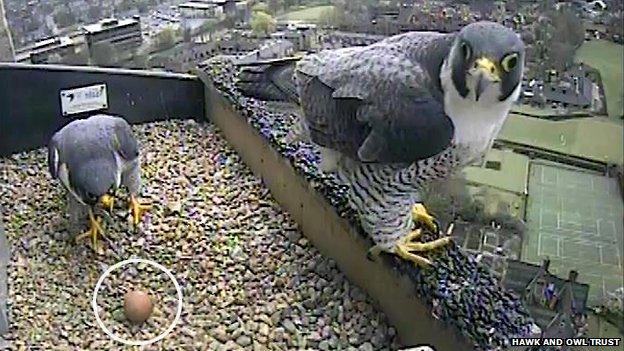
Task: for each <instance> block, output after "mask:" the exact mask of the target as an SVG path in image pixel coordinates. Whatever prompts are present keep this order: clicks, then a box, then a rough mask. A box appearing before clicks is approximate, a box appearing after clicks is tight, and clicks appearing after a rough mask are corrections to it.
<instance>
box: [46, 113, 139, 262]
mask: <svg viewBox="0 0 624 351" xmlns="http://www.w3.org/2000/svg"><path fill="white" fill-rule="evenodd" d="M48 166H49V170H50V174H51V175H52V177H53V178H54V179H58V180H59V181H60V183H61V184H62V185H63V187H64V188H65V189H66V190H67V199H68V209H69V213H70V216H71V220H72V224H76V221H77V220H79V218H77V217H79V215H80V213H81V212H83V211H84V210H85V209H87V210H88V215H89V222H90V225H91V227H90V229H89V231H87V232H86V233H84V234H82V235H79V236H78V237H77V238H76V240H79V239H81V238H84V237H86V238H89V237H90V238H91V239H92V240H93V242H92V243H93V248H94V250H96V251H97V250H99V248H98V246H97V236H98V234H103V231H102V227H101V219H99V218H96V217H95V215H94V209H95V206H97V205H98V204H100V205H103V206H104V207H106V208H108V209H109V210H112V209H113V205H114V196H115V193H116V191H117V189H118V188H119V187H120V186H121V185H125V186H126V187H127V188H128V190H129V192H130V199H129V210H130V213H131V215H132V217H133V223H134V225H135V226H136V225H137V224H138V223H139V220H140V218H141V215H142V213H143V212H144V211H146V210H147V209H149V206H146V205H142V204H141V203H139V201H138V200H137V194H138V193H139V190H140V186H141V170H140V161H139V146H138V143H137V141H136V139H135V138H134V135H133V134H132V130H131V129H130V125H128V123H127V122H126V121H125V120H124V119H123V118H119V117H113V116H108V115H95V116H92V117H89V118H87V119H80V120H75V121H73V122H71V123H69V124H67V125H66V126H65V127H63V128H62V129H61V130H59V131H58V132H56V133H55V134H54V135H53V136H52V139H51V141H50V143H49V145H48Z"/></svg>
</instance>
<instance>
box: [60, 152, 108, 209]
mask: <svg viewBox="0 0 624 351" xmlns="http://www.w3.org/2000/svg"><path fill="white" fill-rule="evenodd" d="M115 169H116V165H115V164H111V162H108V161H107V160H105V159H94V160H89V161H87V162H85V163H84V164H83V165H81V166H80V168H78V169H77V170H76V171H74V172H71V173H69V177H70V184H71V186H72V190H73V191H74V192H75V193H76V195H78V196H79V197H80V199H81V200H82V201H83V202H84V203H85V204H87V205H90V206H95V205H96V204H98V203H101V204H102V205H104V206H105V207H109V206H110V205H111V202H112V199H113V198H114V195H115V191H116V189H117V183H118V181H117V174H116V172H115Z"/></svg>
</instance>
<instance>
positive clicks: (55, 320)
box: [0, 120, 397, 350]
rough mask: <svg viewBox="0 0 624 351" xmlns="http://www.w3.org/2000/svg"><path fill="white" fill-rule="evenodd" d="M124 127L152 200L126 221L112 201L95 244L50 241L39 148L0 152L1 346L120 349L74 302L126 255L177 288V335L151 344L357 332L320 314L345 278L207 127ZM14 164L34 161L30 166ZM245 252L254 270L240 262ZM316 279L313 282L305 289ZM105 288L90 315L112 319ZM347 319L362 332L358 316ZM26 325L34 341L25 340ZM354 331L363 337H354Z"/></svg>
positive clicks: (331, 306) (294, 340)
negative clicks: (135, 145) (4, 278)
mask: <svg viewBox="0 0 624 351" xmlns="http://www.w3.org/2000/svg"><path fill="white" fill-rule="evenodd" d="M133 130H134V132H135V134H136V135H137V138H138V139H139V143H140V146H141V161H142V169H143V189H142V194H141V196H140V197H141V198H142V199H144V200H145V201H146V202H150V203H152V205H153V208H152V210H151V211H150V212H148V213H147V214H146V215H145V217H144V218H143V220H142V222H141V224H140V226H139V228H137V230H136V231H133V230H132V229H130V228H129V227H128V224H127V223H126V222H125V218H124V217H125V215H126V213H125V211H124V210H123V209H122V208H121V204H122V203H123V201H121V199H120V201H118V203H119V204H120V205H119V206H120V210H119V211H118V212H119V213H118V214H115V215H114V216H113V217H112V219H111V221H110V222H108V221H107V222H106V223H105V228H104V230H105V231H106V234H107V237H108V238H109V239H110V241H108V240H104V241H103V243H104V245H105V252H104V254H103V255H97V254H95V253H94V252H93V251H92V250H91V249H90V248H89V247H87V245H86V244H84V243H78V244H74V242H73V240H67V241H58V240H55V239H53V237H54V236H55V235H56V234H59V233H60V234H62V235H64V236H69V233H68V231H67V225H66V223H67V217H65V216H64V212H63V209H64V206H65V205H64V196H63V191H62V190H61V187H60V186H59V185H58V184H56V183H54V182H52V180H51V178H50V177H49V175H48V173H47V164H46V162H47V153H46V150H44V149H39V150H34V151H31V152H25V153H20V154H15V155H12V156H10V157H6V158H0V183H2V184H20V186H15V187H12V188H9V187H0V212H2V213H1V215H2V218H3V220H4V226H5V231H6V234H7V239H8V240H9V243H10V244H11V245H10V246H11V255H10V260H11V261H10V264H9V266H8V275H9V281H10V283H11V286H12V291H14V293H12V295H11V296H9V301H8V302H9V308H10V314H9V315H10V316H11V320H10V322H11V324H10V329H9V333H8V334H7V336H6V338H7V340H8V341H9V342H10V343H11V347H13V348H14V349H16V350H20V349H28V348H29V347H31V346H34V347H38V348H41V349H63V350H76V349H109V350H112V349H117V348H118V344H117V343H116V342H114V341H112V340H109V338H107V337H106V336H105V334H104V333H103V332H102V331H100V330H99V328H97V325H96V324H95V323H94V321H93V318H92V317H93V316H92V315H91V314H90V313H85V311H90V310H91V293H92V290H93V287H94V286H95V283H96V282H97V279H98V278H99V276H100V275H101V274H102V273H103V272H104V271H105V270H106V269H107V268H108V267H110V266H112V265H114V264H115V263H117V262H119V261H120V260H122V259H123V258H129V257H144V258H149V259H153V260H155V261H157V262H158V263H161V264H163V265H164V266H166V267H167V268H169V269H170V270H171V271H172V273H173V274H174V275H175V276H176V278H177V279H178V280H179V283H180V285H181V286H183V287H184V296H185V305H184V312H183V314H182V317H181V319H180V322H179V325H178V327H177V328H176V332H175V337H169V338H166V339H165V340H163V341H162V345H160V346H159V347H161V348H162V349H168V350H174V349H185V347H186V348H189V347H190V348H191V349H192V345H205V346H206V347H209V349H211V350H222V349H223V350H224V349H231V350H239V349H241V348H242V347H243V346H241V345H240V344H239V343H240V342H242V343H243V344H246V343H247V340H248V339H247V338H249V339H250V340H251V343H249V344H247V346H245V347H244V348H247V349H251V348H253V349H259V350H260V349H262V350H267V349H288V348H289V347H290V348H294V349H299V348H300V347H301V348H316V346H314V347H313V346H311V344H310V342H311V340H308V339H309V338H308V336H309V335H310V334H312V333H313V332H317V333H319V334H320V335H321V337H322V339H323V340H325V341H326V343H325V344H327V345H334V347H333V348H334V349H337V348H342V349H346V348H347V347H348V346H350V345H349V344H348V341H347V340H341V339H340V338H339V335H340V334H341V333H346V334H349V335H352V334H358V331H357V330H346V329H345V328H344V326H340V324H339V323H338V320H337V319H336V318H333V317H331V316H333V315H336V316H337V314H338V313H337V308H338V306H340V305H341V304H342V303H343V297H347V300H348V301H350V300H351V299H352V298H351V296H352V290H353V289H355V286H354V285H352V284H349V283H348V282H347V280H346V279H345V278H344V276H343V275H342V274H341V273H340V272H339V271H338V270H333V268H332V267H334V264H333V263H331V262H330V261H329V260H327V259H326V258H324V257H323V256H322V255H321V254H320V253H319V252H318V251H317V250H316V249H315V248H314V247H313V246H312V245H311V244H310V243H309V242H307V240H303V237H302V236H301V233H300V232H299V231H298V230H297V229H296V228H297V226H296V224H295V223H294V222H293V221H292V219H291V218H290V217H289V215H288V214H286V213H284V212H283V211H282V210H281V209H280V208H279V206H277V205H276V202H275V200H274V199H272V198H271V195H270V192H269V191H268V190H267V189H266V188H265V187H264V186H263V185H262V181H261V180H260V179H259V178H256V177H255V176H254V175H253V174H252V173H251V171H250V170H249V169H248V168H247V167H246V166H245V165H244V164H243V163H242V162H241V160H240V158H239V157H238V155H237V154H236V153H235V152H234V151H233V150H232V149H231V148H230V147H229V146H228V145H227V143H226V142H225V141H224V139H223V138H222V137H221V135H220V134H219V133H220V132H219V130H218V129H217V128H215V127H214V126H212V125H209V124H205V123H190V121H175V120H172V121H167V122H157V123H148V124H143V125H137V126H133ZM220 160H225V161H224V162H221V161H220ZM188 165H192V167H190V166H188ZM25 169H33V170H34V172H31V174H27V173H26V172H25V171H23V170H25ZM234 177H235V178H234ZM232 187H236V188H237V189H236V190H235V191H233V189H232ZM228 198H229V200H226V199H228ZM250 203H256V204H258V206H250ZM15 204H20V206H15ZM167 204H169V205H170V206H167ZM32 218H36V219H37V220H36V221H33V220H31V219H32ZM224 224H226V225H224ZM293 233H294V234H293ZM70 238H71V237H70ZM252 260H255V261H254V263H253V265H254V266H255V269H254V270H253V271H252V270H251V269H250V267H249V266H250V264H251V262H252ZM310 262H314V263H315V264H316V265H320V266H321V267H326V268H325V269H324V271H323V273H322V274H320V273H319V272H318V271H316V270H315V269H311V270H310V269H308V267H309V266H310V265H309V264H310ZM133 267H134V266H133ZM148 267H150V266H148ZM312 268H314V267H312ZM142 269H148V268H139V267H134V269H131V268H129V269H128V270H127V272H126V273H125V274H126V276H127V278H128V279H129V280H133V279H134V280H136V281H143V280H142V277H144V276H146V275H145V274H141V272H142V271H143V270H142ZM278 271H279V273H277V272H278ZM124 272H125V271H124ZM147 276H152V274H147ZM120 277H121V276H120ZM158 277H160V276H158ZM115 279H120V278H119V277H117V278H115ZM321 279H323V280H321ZM345 282H347V283H345ZM276 283H279V284H276ZM150 284H151V283H150ZM293 284H294V285H293ZM170 285H171V284H170V283H167V279H160V278H159V279H154V287H153V289H154V290H157V291H156V292H157V293H159V294H162V295H163V296H170V297H172V298H173V299H175V289H173V288H172V287H171V286H170ZM317 285H318V286H323V290H319V289H316V286H317ZM278 286H281V287H278ZM287 287H288V288H287ZM107 291H108V289H107ZM114 294H116V293H115V290H114V289H110V291H109V293H106V294H102V296H100V297H99V298H98V304H99V305H100V313H99V314H100V316H101V318H104V321H105V323H107V324H111V325H117V324H120V327H121V326H122V325H123V323H124V322H123V321H122V320H121V314H120V315H119V317H120V318H119V321H116V320H115V318H114V317H113V316H112V314H113V311H114V310H115V309H114V308H112V309H109V306H110V307H113V306H114V304H112V302H110V301H109V302H106V301H108V300H111V301H112V300H114V299H113V295H114ZM150 294H151V292H150ZM120 296H121V297H123V294H120ZM104 300H106V301H104ZM355 302H356V301H350V304H351V305H350V306H351V307H350V308H346V309H344V311H343V318H344V319H345V320H346V321H348V320H350V319H353V320H360V319H361V318H364V319H365V320H380V321H382V322H381V324H382V325H387V323H388V322H387V319H386V317H385V316H384V315H383V314H382V313H380V312H379V311H377V310H375V309H374V308H373V307H372V306H374V304H373V302H372V301H371V300H370V299H368V298H367V299H366V304H368V305H370V306H371V307H370V308H369V309H367V312H366V314H362V312H359V311H358V310H357V308H356V307H355V306H356V305H355ZM288 306H290V308H288ZM173 307H175V305H174V306H173ZM174 309H175V308H174ZM163 312H164V313H165V315H163V316H162V317H160V319H158V318H155V317H157V316H156V311H155V312H154V315H153V316H152V317H150V320H148V321H147V322H146V323H145V324H144V327H145V328H147V327H149V326H150V325H151V324H150V321H151V320H152V319H154V323H162V324H163V325H165V324H167V322H169V321H170V320H171V319H172V318H169V317H168V316H167V311H166V310H165V311H163ZM32 316H37V318H33V317H32ZM319 316H323V319H318V320H317V322H318V321H323V322H321V323H323V325H327V326H329V325H336V326H337V327H336V329H332V328H328V329H327V330H325V331H324V332H321V331H320V330H319V329H318V328H322V326H319V325H317V324H316V323H315V322H313V319H312V318H313V317H314V318H317V317H319ZM157 319H158V320H159V321H160V322H158V321H157ZM250 320H253V321H254V322H256V323H257V325H254V324H253V323H249V321H250ZM287 320H288V321H289V322H286V321H287ZM291 324H292V325H291ZM286 325H287V326H288V330H286ZM59 326H64V328H60V327H59ZM154 326H156V327H158V328H160V327H161V325H159V324H154ZM352 326H357V328H369V329H371V330H372V329H373V327H372V326H371V325H366V326H361V325H359V324H357V323H356V322H353V323H352ZM144 327H140V328H139V329H137V330H136V333H139V334H141V335H143V336H148V335H151V334H152V333H156V332H157V330H156V329H158V328H152V329H154V330H152V329H150V328H147V329H142V328H144ZM115 331H116V332H121V333H130V332H133V330H131V329H127V330H126V329H116V330H115ZM33 335H34V336H36V339H31V338H32V337H33ZM63 335H64V336H63ZM28 340H35V341H34V342H33V343H29V342H28ZM206 340H208V341H206ZM323 340H321V341H323ZM321 341H319V342H318V344H320V343H321ZM330 341H331V344H330ZM363 341H367V340H362V341H358V342H363ZM383 344H384V348H386V347H388V348H389V349H396V348H397V347H396V345H397V341H396V336H392V337H390V336H388V335H384V340H383ZM92 345H95V346H92ZM185 345H186V346H185ZM288 345H291V346H288ZM292 345H297V346H292ZM96 346H97V347H96ZM330 348H331V347H330Z"/></svg>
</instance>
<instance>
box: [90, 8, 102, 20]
mask: <svg viewBox="0 0 624 351" xmlns="http://www.w3.org/2000/svg"><path fill="white" fill-rule="evenodd" d="M102 12H103V11H102V8H101V7H100V5H97V4H93V5H90V6H89V8H88V9H87V13H88V14H89V19H91V20H98V19H100V18H102Z"/></svg>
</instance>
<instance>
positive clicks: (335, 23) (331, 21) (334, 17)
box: [321, 7, 346, 28]
mask: <svg viewBox="0 0 624 351" xmlns="http://www.w3.org/2000/svg"><path fill="white" fill-rule="evenodd" d="M345 21H346V20H345V14H344V12H342V11H339V10H338V9H337V8H335V7H330V8H328V9H326V10H323V13H322V14H321V23H322V24H323V25H325V26H327V27H334V28H340V27H342V26H344V24H345Z"/></svg>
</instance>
